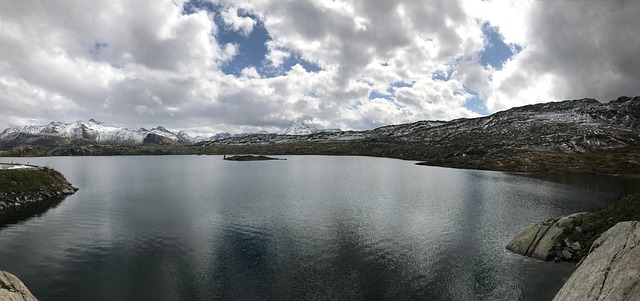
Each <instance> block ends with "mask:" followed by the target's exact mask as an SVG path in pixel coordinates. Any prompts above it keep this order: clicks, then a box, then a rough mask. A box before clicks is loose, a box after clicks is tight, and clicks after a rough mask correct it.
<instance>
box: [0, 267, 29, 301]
mask: <svg viewBox="0 0 640 301" xmlns="http://www.w3.org/2000/svg"><path fill="white" fill-rule="evenodd" d="M37 300H38V299H36V297H34V296H33V295H32V294H31V292H30V291H29V289H28V288H27V287H26V286H25V285H24V283H22V281H20V279H18V277H16V276H14V275H12V274H10V273H8V272H4V271H0V301H37Z"/></svg>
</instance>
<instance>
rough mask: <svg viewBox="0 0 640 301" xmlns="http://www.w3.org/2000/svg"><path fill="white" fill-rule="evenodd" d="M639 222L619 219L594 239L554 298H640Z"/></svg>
mask: <svg viewBox="0 0 640 301" xmlns="http://www.w3.org/2000/svg"><path fill="white" fill-rule="evenodd" d="M638 245H640V222H637V221H629V222H620V223H618V224H616V225H615V226H613V227H611V229H609V230H607V231H606V232H605V233H603V234H602V235H601V236H600V237H599V238H598V239H596V241H594V242H593V246H592V247H591V252H590V253H589V255H588V256H587V257H586V258H584V260H583V261H582V264H580V266H579V267H578V269H576V271H575V272H574V273H573V274H572V275H571V277H570V278H569V280H567V282H566V283H565V284H564V286H563V287H562V288H561V289H560V291H559V292H558V294H557V295H556V296H555V298H554V299H553V300H554V301H564V300H585V301H590V300H593V301H595V300H599V301H600V300H602V301H610V300H611V301H613V300H621V301H622V300H640V285H639V283H640V269H639V268H638V263H639V262H640V248H636V246H638Z"/></svg>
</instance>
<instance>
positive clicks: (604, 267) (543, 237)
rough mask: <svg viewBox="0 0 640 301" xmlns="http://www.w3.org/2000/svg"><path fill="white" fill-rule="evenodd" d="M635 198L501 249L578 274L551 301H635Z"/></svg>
mask: <svg viewBox="0 0 640 301" xmlns="http://www.w3.org/2000/svg"><path fill="white" fill-rule="evenodd" d="M639 220H640V193H634V194H630V195H628V196H625V197H623V198H621V199H619V200H618V201H616V202H615V203H614V204H613V205H611V206H610V207H608V208H606V209H604V210H602V211H600V212H596V213H588V212H581V213H575V214H571V215H567V216H563V217H558V218H552V219H549V220H547V221H544V222H541V223H536V224H534V225H531V226H529V227H528V228H527V229H525V230H524V231H522V232H521V233H520V234H519V235H518V236H516V237H515V238H514V239H513V240H512V241H511V242H509V244H507V246H506V248H507V249H508V250H509V251H511V252H513V253H516V254H520V255H523V256H529V257H533V258H536V259H539V260H544V261H548V260H554V261H556V262H559V261H572V262H577V263H578V268H577V269H576V271H575V272H574V273H573V274H572V275H571V277H570V278H569V280H568V281H567V282H566V283H565V284H564V286H563V287H562V288H561V290H560V292H558V294H557V295H556V297H555V298H554V299H553V300H557V301H560V300H640V285H638V284H639V283H640V270H639V269H638V268H637V264H638V262H640V248H635V247H636V246H638V245H640V222H639Z"/></svg>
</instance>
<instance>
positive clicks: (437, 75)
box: [431, 70, 453, 82]
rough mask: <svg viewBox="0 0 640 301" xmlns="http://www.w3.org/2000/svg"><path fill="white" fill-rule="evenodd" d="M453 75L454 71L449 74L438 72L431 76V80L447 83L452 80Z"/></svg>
mask: <svg viewBox="0 0 640 301" xmlns="http://www.w3.org/2000/svg"><path fill="white" fill-rule="evenodd" d="M452 75H453V70H450V71H449V72H448V73H447V72H444V71H442V70H438V71H437V72H434V73H433V74H431V79H433V80H437V81H443V82H446V81H448V80H450V79H451V76H452Z"/></svg>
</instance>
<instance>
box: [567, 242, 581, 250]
mask: <svg viewBox="0 0 640 301" xmlns="http://www.w3.org/2000/svg"><path fill="white" fill-rule="evenodd" d="M569 247H570V248H571V250H574V251H580V250H582V246H581V245H580V243H579V242H577V241H576V242H574V243H572V244H571V246H569Z"/></svg>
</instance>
